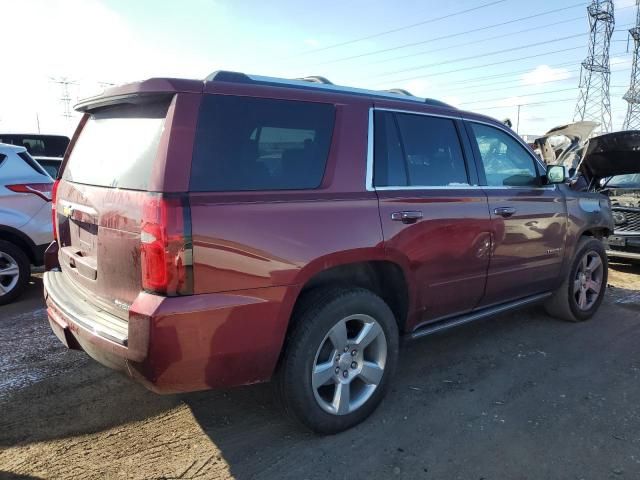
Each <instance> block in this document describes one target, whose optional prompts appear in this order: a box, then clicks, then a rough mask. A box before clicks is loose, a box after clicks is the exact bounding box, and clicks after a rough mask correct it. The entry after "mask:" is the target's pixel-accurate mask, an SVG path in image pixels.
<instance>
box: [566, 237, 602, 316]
mask: <svg viewBox="0 0 640 480" xmlns="http://www.w3.org/2000/svg"><path fill="white" fill-rule="evenodd" d="M603 272H604V265H603V264H602V259H601V258H600V255H599V254H598V253H597V252H595V251H593V250H591V251H589V252H587V253H585V254H584V256H583V257H582V259H581V260H580V263H579V265H578V269H577V270H576V276H575V278H574V280H573V298H574V299H575V301H576V304H577V305H578V308H579V309H580V310H583V311H586V310H589V309H590V308H591V307H593V305H594V304H595V303H596V301H597V300H598V297H599V295H600V291H601V290H602V287H603V285H602V279H603Z"/></svg>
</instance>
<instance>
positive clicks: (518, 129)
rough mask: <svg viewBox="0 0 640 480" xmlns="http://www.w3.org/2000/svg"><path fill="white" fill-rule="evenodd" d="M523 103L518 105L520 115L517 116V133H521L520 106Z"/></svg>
mask: <svg viewBox="0 0 640 480" xmlns="http://www.w3.org/2000/svg"><path fill="white" fill-rule="evenodd" d="M521 106H522V105H518V116H517V118H516V133H517V134H518V135H520V107H521Z"/></svg>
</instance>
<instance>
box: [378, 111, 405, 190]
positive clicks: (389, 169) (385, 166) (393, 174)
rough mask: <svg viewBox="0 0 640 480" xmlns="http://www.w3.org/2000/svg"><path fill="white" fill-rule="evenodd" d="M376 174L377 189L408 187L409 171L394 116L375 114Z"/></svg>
mask: <svg viewBox="0 0 640 480" xmlns="http://www.w3.org/2000/svg"><path fill="white" fill-rule="evenodd" d="M374 121H375V124H374V132H375V139H374V150H373V151H374V161H373V164H374V172H373V184H374V185H375V186H376V187H388V186H406V185H407V169H406V163H405V158H404V155H403V153H402V146H401V145H400V138H399V137H398V128H397V126H396V121H395V119H394V117H393V114H392V113H390V112H380V111H378V112H375V117H374Z"/></svg>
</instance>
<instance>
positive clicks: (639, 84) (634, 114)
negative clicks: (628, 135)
mask: <svg viewBox="0 0 640 480" xmlns="http://www.w3.org/2000/svg"><path fill="white" fill-rule="evenodd" d="M629 35H630V36H631V38H633V64H632V66H631V80H630V82H629V90H627V93H625V94H624V97H622V98H624V99H625V100H626V101H627V102H628V103H629V105H628V106H627V115H626V116H625V117H624V123H623V124H622V129H623V130H637V129H639V128H640V72H639V71H638V60H639V58H638V57H639V56H640V0H636V26H635V27H633V28H631V29H629Z"/></svg>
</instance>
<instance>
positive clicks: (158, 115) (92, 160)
mask: <svg viewBox="0 0 640 480" xmlns="http://www.w3.org/2000/svg"><path fill="white" fill-rule="evenodd" d="M168 107H169V100H168V99H163V100H162V101H154V102H152V103H144V104H122V105H116V106H113V107H107V108H104V109H101V110H98V111H96V112H93V113H92V114H91V116H90V117H89V120H88V121H87V123H86V125H85V126H84V128H83V129H82V132H81V133H80V136H79V137H78V140H77V141H76V143H75V145H74V147H73V150H72V151H71V154H70V156H69V160H68V162H67V165H66V166H65V168H64V172H63V174H62V178H63V179H64V180H68V181H70V182H76V183H83V184H86V185H96V186H100V187H114V188H123V189H128V190H146V189H147V186H148V183H149V179H150V177H151V170H152V168H153V161H154V160H155V157H156V153H157V151H158V144H159V142H160V135H161V134H162V129H163V126H164V120H165V117H166V116H167V109H168Z"/></svg>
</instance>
